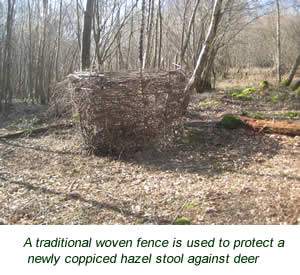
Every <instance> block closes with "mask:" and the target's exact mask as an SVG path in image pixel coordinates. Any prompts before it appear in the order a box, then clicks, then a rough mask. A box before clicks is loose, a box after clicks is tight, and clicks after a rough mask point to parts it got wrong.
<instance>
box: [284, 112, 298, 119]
mask: <svg viewBox="0 0 300 275" xmlns="http://www.w3.org/2000/svg"><path fill="white" fill-rule="evenodd" d="M283 115H284V116H285V117H289V118H293V117H297V116H300V113H298V112H287V113H285V114H283Z"/></svg>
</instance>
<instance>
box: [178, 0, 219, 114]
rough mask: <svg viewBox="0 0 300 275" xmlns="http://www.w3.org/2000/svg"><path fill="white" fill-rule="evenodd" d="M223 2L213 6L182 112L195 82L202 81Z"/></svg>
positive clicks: (186, 105)
mask: <svg viewBox="0 0 300 275" xmlns="http://www.w3.org/2000/svg"><path fill="white" fill-rule="evenodd" d="M222 3H223V0H215V4H214V8H213V14H212V18H211V22H210V26H209V30H208V33H207V36H206V39H205V42H204V44H203V47H202V50H201V52H200V55H199V58H198V61H197V64H196V68H195V70H194V72H193V75H192V77H191V79H190V80H189V82H188V84H187V85H186V87H185V89H184V95H183V101H182V105H181V112H182V113H185V111H186V109H187V107H188V105H189V103H190V98H191V94H192V92H193V89H194V87H195V84H196V83H197V82H198V83H199V82H200V80H201V76H202V73H203V70H204V69H205V66H206V64H207V61H208V58H209V53H210V51H211V47H212V44H213V41H214V39H215V37H216V34H217V29H218V25H219V23H220V20H221V17H222V13H221V10H222Z"/></svg>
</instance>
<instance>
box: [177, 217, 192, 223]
mask: <svg viewBox="0 0 300 275" xmlns="http://www.w3.org/2000/svg"><path fill="white" fill-rule="evenodd" d="M175 224H176V225H188V224H191V220H190V219H189V218H187V217H182V218H178V219H177V220H176V221H175Z"/></svg>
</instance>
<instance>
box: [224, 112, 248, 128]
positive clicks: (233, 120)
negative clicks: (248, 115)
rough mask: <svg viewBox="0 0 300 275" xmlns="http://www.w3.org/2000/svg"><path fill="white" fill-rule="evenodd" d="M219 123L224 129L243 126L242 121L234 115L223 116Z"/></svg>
mask: <svg viewBox="0 0 300 275" xmlns="http://www.w3.org/2000/svg"><path fill="white" fill-rule="evenodd" d="M221 124H222V125H223V126H224V127H225V128H226V129H236V128H239V127H241V126H243V124H244V123H243V121H242V120H241V119H239V118H238V117H236V116H230V115H227V116H224V117H223V118H222V120H221Z"/></svg>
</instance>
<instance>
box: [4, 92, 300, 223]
mask: <svg viewBox="0 0 300 275" xmlns="http://www.w3.org/2000/svg"><path fill="white" fill-rule="evenodd" d="M234 89H236V90H239V89H240V87H235V88H234ZM230 90H232V88H230V89H227V90H217V91H214V92H210V93H204V94H197V95H194V97H193V100H192V102H191V104H190V107H189V112H188V113H187V115H186V125H187V129H186V134H185V135H184V136H183V137H182V138H181V139H178V140H177V142H176V143H175V144H174V146H172V147H171V148H169V149H166V150H157V149H148V150H146V151H143V152H137V153H135V154H132V155H131V156H129V157H127V158H126V159H113V158H110V157H96V156H86V155H84V154H82V153H81V149H80V137H79V135H78V134H77V133H76V131H75V129H64V130H57V131H49V132H47V133H46V134H43V135H39V136H34V137H24V138H18V139H0V224H46V225H51V224H172V223H173V222H174V221H175V220H176V218H179V217H188V218H189V219H190V220H191V224H300V212H299V210H300V192H299V191H300V137H299V136H296V137H291V136H284V135H277V134H266V133H259V134H258V133H254V132H251V131H250V130H247V129H243V128H241V129H235V130H226V129H225V128H223V127H221V126H220V125H219V124H218V122H219V121H220V119H221V117H222V115H223V114H225V113H235V114H242V113H244V114H245V113H247V114H248V115H252V116H253V117H256V116H260V117H261V115H262V116H263V117H264V118H267V119H273V118H275V119H285V120H294V121H300V116H299V112H300V100H299V98H297V97H296V96H295V95H294V94H293V92H292V91H291V90H287V89H286V90H278V88H273V89H270V90H268V91H266V90H260V89H258V90H257V91H256V92H255V93H253V94H252V97H253V99H252V100H238V99H235V98H234V97H233V96H231V95H230V94H231V91H230ZM276 96H278V98H279V99H278V100H277V101H276V100H273V101H276V102H272V99H274V97H276ZM14 108H15V111H14V112H12V113H11V114H10V115H9V117H6V118H0V134H4V133H6V132H11V131H15V130H17V129H18V128H22V127H23V128H24V127H28V125H29V126H30V127H31V126H33V127H36V126H40V125H42V124H43V123H46V124H47V123H50V122H49V121H47V119H46V117H45V109H44V108H43V107H40V106H26V105H24V104H16V105H15V106H14ZM297 112H298V113H297ZM51 123H53V122H51Z"/></svg>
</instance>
